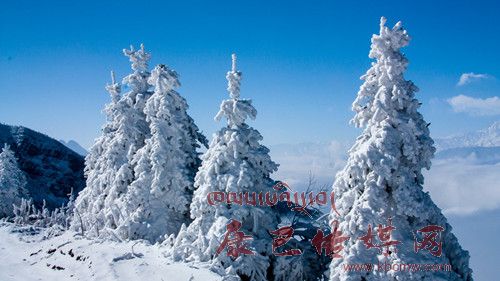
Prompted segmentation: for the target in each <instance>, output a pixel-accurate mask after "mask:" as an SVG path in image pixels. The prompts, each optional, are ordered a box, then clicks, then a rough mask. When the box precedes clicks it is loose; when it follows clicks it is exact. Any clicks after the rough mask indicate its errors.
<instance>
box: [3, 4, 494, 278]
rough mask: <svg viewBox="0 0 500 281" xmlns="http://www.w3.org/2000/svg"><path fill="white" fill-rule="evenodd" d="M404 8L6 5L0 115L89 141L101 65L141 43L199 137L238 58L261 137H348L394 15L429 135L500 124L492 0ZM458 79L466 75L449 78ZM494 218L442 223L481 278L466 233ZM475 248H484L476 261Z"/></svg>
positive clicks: (122, 67)
mask: <svg viewBox="0 0 500 281" xmlns="http://www.w3.org/2000/svg"><path fill="white" fill-rule="evenodd" d="M348 2H351V4H349V3H348ZM402 3H403V2H402V1H384V2H383V3H382V1H355V2H354V1H293V0H289V1H259V0H254V1H224V0H221V1H175V2H172V1H158V2H151V1H116V2H114V3H104V1H79V2H76V1H7V2H5V3H2V8H1V9H0V122H2V123H7V124H12V125H23V126H27V127H29V128H32V129H35V130H38V131H40V132H43V133H46V134H48V135H50V136H52V137H55V138H57V139H64V140H70V139H74V140H76V141H78V142H79V143H80V144H82V145H83V146H84V147H87V148H88V147H89V146H90V145H91V144H92V142H93V139H94V138H95V137H96V136H97V135H98V134H99V130H100V127H101V126H102V124H103V122H104V116H103V115H102V114H101V113H100V112H101V110H102V108H103V106H104V104H105V103H107V102H108V101H109V97H108V95H107V93H106V92H105V91H104V85H105V84H106V83H107V82H109V79H110V78H109V71H110V70H112V69H113V70H115V71H116V72H117V75H118V76H119V77H123V76H124V75H126V74H127V73H128V72H129V71H130V68H129V63H128V61H127V58H126V57H124V56H123V55H122V53H121V50H122V49H123V48H126V47H128V46H129V45H130V44H134V45H136V46H137V45H139V44H140V43H144V44H145V46H146V49H147V50H149V51H150V52H151V53H152V61H151V66H154V65H155V64H158V63H164V64H167V65H169V66H170V67H172V68H174V69H176V70H177V71H178V72H179V74H180V78H181V83H182V87H181V88H180V89H179V92H180V93H181V94H182V95H183V96H184V97H185V98H186V99H187V101H188V103H189V105H190V111H189V112H190V114H191V115H192V116H193V118H194V119H195V121H196V122H197V124H198V126H199V127H200V128H201V129H202V130H203V131H204V132H205V133H206V134H207V135H208V136H210V135H211V134H212V133H213V132H214V131H215V130H217V129H218V128H220V126H222V125H223V123H217V122H215V121H213V117H214V116H215V114H216V112H217V111H218V108H219V104H220V102H221V100H222V99H225V98H227V92H226V90H225V89H226V80H225V73H226V71H227V70H229V68H230V64H231V61H230V55H231V53H232V52H236V53H237V55H238V65H239V69H240V70H241V71H243V84H242V96H243V97H246V98H251V99H253V100H254V104H255V106H256V108H257V110H258V111H259V114H258V116H257V120H256V121H254V122H252V125H253V126H254V127H255V128H257V129H258V130H259V131H260V132H261V133H262V135H263V136H264V142H265V143H266V144H269V145H275V144H280V143H288V144H293V143H300V142H330V141H332V140H335V141H337V142H350V141H352V139H354V138H355V137H356V135H357V134H359V131H358V130H357V129H354V128H352V127H351V126H350V125H349V124H348V122H349V120H350V119H351V117H352V116H353V113H352V112H351V111H350V105H351V103H352V101H353V100H354V98H355V95H356V93H357V90H358V88H359V86H360V85H361V81H360V80H359V77H360V76H361V75H362V74H364V73H365V71H366V70H367V69H368V68H369V67H370V59H369V58H368V51H369V48H370V37H371V35H372V34H373V33H377V32H378V24H379V19H380V17H381V16H385V17H387V19H388V24H390V25H393V24H394V23H395V22H396V21H398V20H401V21H403V24H404V26H405V27H406V28H407V29H408V31H409V33H410V35H411V36H412V38H413V39H412V41H411V43H410V46H409V47H407V48H405V53H406V54H407V57H408V58H409V60H410V66H409V70H408V72H407V75H406V77H407V78H408V79H411V80H413V81H414V82H415V84H416V85H417V86H419V88H420V92H419V93H418V98H419V99H420V100H421V101H422V103H423V105H422V108H421V111H422V113H423V114H424V117H425V119H426V120H428V122H431V123H432V125H431V127H430V128H431V133H432V135H433V137H442V136H447V135H452V134H458V133H463V132H467V131H474V130H477V129H480V128H484V127H487V126H488V125H490V124H491V123H492V122H493V121H496V120H500V101H499V100H498V96H500V82H499V79H500V68H499V67H498V63H499V62H500V52H499V51H498V50H499V46H500V44H499V43H500V17H498V11H499V10H500V4H499V3H498V2H497V1H406V3H405V4H402ZM467 73H474V75H468V79H465V82H466V83H465V84H464V85H458V82H459V79H460V77H461V75H462V74H467ZM495 97H496V98H495ZM339 147H340V148H342V147H343V146H341V145H340V146H334V148H335V149H337V150H338V148H339ZM343 153H345V150H342V152H341V154H343ZM313 160H314V159H313ZM282 164H283V165H286V164H287V163H282ZM443 176H446V175H443ZM497 216H498V209H497V210H493V211H491V212H489V213H485V214H484V215H482V216H480V217H479V218H476V217H453V216H452V217H451V221H452V223H454V226H455V229H456V232H457V235H459V238H460V239H461V241H464V246H465V247H466V248H468V249H470V250H471V253H472V256H473V259H472V262H473V266H475V268H474V269H475V270H476V269H477V270H476V272H477V274H476V277H478V276H479V278H478V280H481V279H482V280H491V279H492V278H495V277H493V276H496V275H495V274H496V273H495V272H494V269H493V267H494V264H493V262H494V261H498V258H499V256H498V253H492V251H491V249H492V248H491V247H490V244H489V243H488V241H491V240H490V238H491V237H492V235H491V233H490V234H488V235H482V238H481V239H480V240H481V241H482V242H481V241H479V240H478V238H477V236H476V235H477V229H479V228H481V227H482V228H483V230H484V231H490V232H491V231H492V233H496V232H494V231H496V230H497V229H498V224H495V223H494V224H491V222H492V221H494V220H495V218H496V217H497ZM488 233H489V232H488ZM485 249H490V252H489V253H488V256H485V257H482V255H481V254H480V253H482V252H483V251H484V250H485ZM476 253H477V254H476ZM494 255H496V256H494Z"/></svg>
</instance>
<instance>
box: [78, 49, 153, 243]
mask: <svg viewBox="0 0 500 281" xmlns="http://www.w3.org/2000/svg"><path fill="white" fill-rule="evenodd" d="M123 52H124V54H125V55H126V56H127V57H128V58H129V60H130V62H131V64H132V71H133V72H132V73H131V74H129V75H128V76H126V77H125V78H124V79H123V84H125V85H126V86H128V88H129V91H128V92H126V93H125V94H123V96H120V89H121V85H120V84H119V83H117V82H116V81H115V80H114V77H113V79H112V83H111V85H108V86H107V87H106V89H107V91H108V92H109V93H110V95H111V103H110V104H108V105H107V106H106V108H105V113H106V116H107V120H108V121H107V123H106V125H105V126H104V128H103V132H102V135H101V136H100V137H99V138H98V139H97V140H96V142H95V144H94V145H93V147H92V148H91V150H90V152H89V154H88V155H87V157H86V169H85V173H86V176H87V186H86V188H85V189H84V190H82V191H81V192H80V194H79V196H78V198H77V200H76V202H75V207H76V209H75V219H74V220H73V224H72V228H73V229H74V230H77V231H80V230H81V229H82V228H83V231H84V232H85V234H86V235H88V236H109V235H110V232H112V231H114V230H115V229H116V228H117V227H118V225H119V224H121V223H122V222H123V221H124V220H125V219H126V218H127V216H126V214H124V207H125V206H124V201H123V195H124V194H125V192H126V190H127V188H128V186H129V185H130V183H132V181H133V180H134V174H133V169H134V167H133V165H132V159H133V157H134V155H135V154H136V152H137V151H138V150H139V149H140V148H141V147H142V146H144V141H145V139H146V138H147V137H149V136H150V130H149V126H148V123H147V121H146V116H145V114H144V107H145V104H146V100H147V99H148V98H149V96H150V95H151V93H150V92H149V91H148V89H149V85H148V83H147V80H148V78H149V76H150V73H149V72H148V61H149V59H150V54H149V53H147V52H146V51H145V50H144V45H141V48H140V49H139V50H135V49H134V48H133V47H132V46H131V47H130V50H127V49H125V50H123ZM113 236H114V235H113Z"/></svg>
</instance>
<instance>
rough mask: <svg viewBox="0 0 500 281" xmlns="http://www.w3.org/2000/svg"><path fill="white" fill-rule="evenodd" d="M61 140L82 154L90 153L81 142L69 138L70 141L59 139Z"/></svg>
mask: <svg viewBox="0 0 500 281" xmlns="http://www.w3.org/2000/svg"><path fill="white" fill-rule="evenodd" d="M59 142H60V143H62V144H64V145H65V146H66V147H67V148H69V149H71V150H73V151H74V152H76V153H78V154H80V155H81V156H85V155H87V153H89V152H88V151H87V150H86V149H85V148H83V146H81V145H80V144H79V143H77V142H76V141H74V140H69V141H64V140H59Z"/></svg>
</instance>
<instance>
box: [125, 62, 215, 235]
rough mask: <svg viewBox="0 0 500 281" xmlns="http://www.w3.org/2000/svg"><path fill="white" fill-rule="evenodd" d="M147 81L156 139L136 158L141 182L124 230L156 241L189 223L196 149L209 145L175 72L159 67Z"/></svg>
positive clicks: (130, 195) (133, 190)
mask: <svg viewBox="0 0 500 281" xmlns="http://www.w3.org/2000/svg"><path fill="white" fill-rule="evenodd" d="M148 82H149V84H151V85H152V86H153V87H154V93H153V95H152V96H151V97H150V98H149V99H148V101H147V102H146V106H145V109H144V112H145V114H146V120H147V121H148V123H149V127H150V130H151V137H150V138H148V139H147V140H146V144H145V145H144V147H142V148H141V149H140V150H139V151H138V152H137V154H136V155H135V157H134V159H133V164H134V166H135V170H134V173H135V176H136V180H135V181H134V182H133V183H132V184H131V185H130V187H129V189H128V191H127V196H126V197H125V205H126V206H127V208H126V209H125V212H126V213H127V215H128V216H129V218H128V219H127V221H125V222H124V224H123V225H121V226H120V231H119V233H120V235H121V236H123V237H126V238H131V239H139V238H140V239H147V240H149V241H151V242H155V241H161V240H163V239H164V237H165V235H170V234H177V232H178V231H179V229H180V227H181V225H182V224H183V223H189V222H190V220H189V204H190V203H191V199H192V194H193V189H194V187H193V184H194V175H195V173H196V170H197V169H198V167H199V164H200V162H201V161H200V159H199V155H198V152H197V148H199V147H200V145H199V143H201V144H203V145H205V146H207V140H206V138H205V137H204V136H203V135H202V134H201V133H200V132H199V130H198V127H196V125H195V124H194V121H193V119H192V118H191V117H190V116H189V115H188V114H187V109H188V105H187V103H186V100H185V99H184V98H183V97H181V96H180V95H179V93H177V92H176V91H175V88H177V87H179V86H180V83H179V80H178V75H177V73H176V72H175V71H173V70H171V69H169V68H168V67H166V66H165V65H158V66H157V67H156V68H155V69H154V70H153V72H152V74H151V77H150V78H149V80H148Z"/></svg>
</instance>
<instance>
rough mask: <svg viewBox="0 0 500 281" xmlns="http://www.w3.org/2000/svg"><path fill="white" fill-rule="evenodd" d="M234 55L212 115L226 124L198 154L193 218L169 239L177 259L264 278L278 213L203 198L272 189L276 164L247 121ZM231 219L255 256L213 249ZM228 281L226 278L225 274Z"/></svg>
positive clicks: (249, 111)
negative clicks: (222, 95) (225, 86)
mask: <svg viewBox="0 0 500 281" xmlns="http://www.w3.org/2000/svg"><path fill="white" fill-rule="evenodd" d="M235 60H236V57H235V56H234V55H233V67H232V70H231V71H229V72H228V73H227V76H226V78H227V79H228V81H229V82H228V91H229V95H230V97H231V99H228V100H224V101H223V102H222V104H221V106H220V111H219V113H218V114H217V116H216V120H220V119H221V118H222V117H225V118H226V119H227V126H226V127H224V128H222V129H221V130H220V131H218V132H217V133H216V134H215V135H214V137H213V139H212V141H211V143H210V146H209V148H208V150H207V151H206V153H205V154H204V155H203V157H202V160H203V161H202V165H201V167H200V170H199V171H198V173H197V174H196V178H195V187H196V190H195V192H194V197H193V202H192V204H191V218H193V219H194V221H193V222H192V223H191V224H190V225H189V226H188V227H187V228H186V227H185V226H183V227H182V229H181V231H180V232H179V234H178V236H177V237H176V240H175V241H174V242H173V243H174V245H173V248H172V252H171V254H172V256H173V258H174V259H175V260H182V261H202V262H210V263H211V264H212V269H213V270H215V271H216V272H218V273H220V274H224V275H226V276H227V277H226V278H235V280H238V279H239V277H238V276H240V277H246V278H247V279H248V280H256V281H262V280H267V274H268V269H269V267H270V265H271V262H272V257H271V256H272V253H271V242H272V239H271V237H270V235H269V233H268V231H270V230H275V229H276V226H277V225H278V217H277V215H276V213H275V211H273V210H272V209H271V208H269V207H259V206H256V207H253V206H248V205H247V206H245V205H243V206H236V205H234V206H228V205H227V204H219V205H215V206H211V205H209V204H208V202H207V195H208V194H209V193H210V192H217V191H221V192H237V193H238V192H250V193H252V192H257V193H258V192H266V191H270V190H272V189H271V187H272V186H273V183H274V182H273V181H272V180H271V178H270V174H271V173H272V172H274V171H275V170H276V169H277V166H278V165H277V164H276V163H274V162H273V161H272V160H271V158H270V156H269V150H268V149H267V148H266V147H264V146H263V145H261V144H260V143H259V142H260V141H261V140H262V136H261V135H260V133H259V132H258V131H257V130H255V129H253V128H252V127H250V126H249V125H247V124H246V123H245V121H246V119H247V118H252V119H254V118H255V117H256V114H257V111H256V110H255V108H254V107H253V105H252V102H251V100H248V99H240V79H241V72H239V71H236V61H235ZM231 220H236V221H239V222H241V223H242V225H241V229H240V231H243V232H244V233H245V234H246V235H251V236H252V239H253V240H252V241H250V242H249V243H248V246H249V247H250V249H251V250H252V251H254V252H255V255H240V256H238V257H237V258H236V259H234V260H233V259H232V258H231V257H229V256H228V255H227V252H226V251H223V252H221V253H220V254H218V255H217V254H216V251H217V249H218V247H219V246H220V244H221V242H222V240H223V239H224V235H225V233H226V229H227V228H226V227H227V224H228V223H230V221H231ZM228 280H230V279H228Z"/></svg>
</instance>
